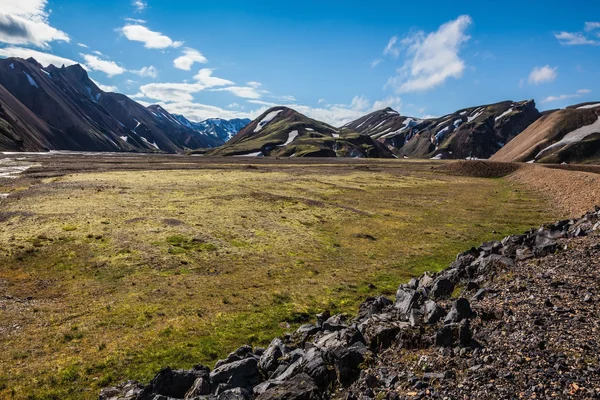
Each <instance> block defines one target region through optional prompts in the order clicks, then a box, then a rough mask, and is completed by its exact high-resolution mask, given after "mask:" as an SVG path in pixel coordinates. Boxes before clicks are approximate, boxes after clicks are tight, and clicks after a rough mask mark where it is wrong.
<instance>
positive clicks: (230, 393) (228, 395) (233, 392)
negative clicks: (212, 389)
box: [217, 388, 252, 400]
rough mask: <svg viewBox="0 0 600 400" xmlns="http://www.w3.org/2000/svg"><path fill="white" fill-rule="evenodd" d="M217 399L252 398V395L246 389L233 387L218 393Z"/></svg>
mask: <svg viewBox="0 0 600 400" xmlns="http://www.w3.org/2000/svg"><path fill="white" fill-rule="evenodd" d="M217 400H252V395H251V394H250V392H249V391H248V390H246V389H243V388H234V389H228V390H225V391H224V392H223V393H221V394H219V395H218V396H217Z"/></svg>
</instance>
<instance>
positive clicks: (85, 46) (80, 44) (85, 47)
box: [77, 43, 89, 49]
mask: <svg viewBox="0 0 600 400" xmlns="http://www.w3.org/2000/svg"><path fill="white" fill-rule="evenodd" d="M77 46H79V47H83V48H84V49H88V48H89V47H88V45H87V44H83V43H77Z"/></svg>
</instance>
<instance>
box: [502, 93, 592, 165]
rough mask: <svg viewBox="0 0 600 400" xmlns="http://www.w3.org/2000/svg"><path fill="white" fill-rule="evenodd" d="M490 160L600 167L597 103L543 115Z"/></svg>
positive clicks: (575, 106)
mask: <svg viewBox="0 0 600 400" xmlns="http://www.w3.org/2000/svg"><path fill="white" fill-rule="evenodd" d="M492 160H495V161H504V162H515V161H516V162H530V161H535V162H546V163H562V162H567V163H581V162H588V163H600V103H586V104H579V105H574V106H571V107H569V108H566V109H563V110H557V111H553V112H551V113H546V114H545V115H544V116H543V117H542V118H541V119H539V120H538V121H536V122H535V123H533V124H532V125H531V126H529V127H528V128H527V129H526V130H525V131H524V132H523V133H521V134H520V135H519V136H517V137H516V138H515V139H514V140H513V141H511V142H510V143H508V144H507V145H506V146H505V147H504V148H503V149H501V150H500V151H499V152H497V153H496V154H495V155H494V156H493V157H492Z"/></svg>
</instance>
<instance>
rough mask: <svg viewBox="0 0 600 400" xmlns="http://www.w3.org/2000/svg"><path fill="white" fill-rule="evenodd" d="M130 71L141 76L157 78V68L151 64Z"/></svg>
mask: <svg viewBox="0 0 600 400" xmlns="http://www.w3.org/2000/svg"><path fill="white" fill-rule="evenodd" d="M130 72H131V73H133V74H136V75H139V76H143V77H148V78H158V70H157V69H156V68H155V67H154V66H153V65H151V66H149V67H143V68H142V69H139V70H132V71H130Z"/></svg>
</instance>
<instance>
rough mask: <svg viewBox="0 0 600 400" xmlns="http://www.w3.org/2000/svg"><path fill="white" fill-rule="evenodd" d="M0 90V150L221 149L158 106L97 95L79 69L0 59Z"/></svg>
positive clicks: (211, 138) (216, 140)
mask: <svg viewBox="0 0 600 400" xmlns="http://www.w3.org/2000/svg"><path fill="white" fill-rule="evenodd" d="M0 85H2V86H3V88H4V90H2V93H1V94H0V104H1V105H2V108H3V110H4V113H5V114H6V115H7V117H6V118H4V117H2V118H3V122H2V127H1V128H0V129H1V131H2V134H3V136H4V137H5V138H3V139H2V141H0V146H1V147H0V148H2V149H15V148H18V149H20V150H24V151H31V150H40V149H50V150H53V149H54V150H75V151H135V152H159V151H160V152H167V153H176V152H182V151H185V150H187V149H194V148H200V147H202V148H206V147H215V146H218V145H220V144H222V141H221V140H220V139H219V138H217V137H215V136H210V135H201V134H199V133H198V132H197V131H195V130H193V129H190V128H189V127H187V126H185V125H183V124H181V123H180V122H179V121H178V120H177V119H176V118H174V117H173V116H172V115H171V114H169V113H168V112H166V111H165V110H164V109H162V108H161V107H159V106H152V107H150V108H146V107H144V106H142V105H140V104H139V103H137V102H135V101H133V100H131V99H129V98H128V97H127V96H124V95H121V94H117V93H105V92H103V91H102V90H100V88H98V87H97V86H96V85H95V84H94V82H93V81H92V80H91V79H90V78H89V77H88V75H87V73H86V71H85V70H84V69H83V68H82V67H81V66H80V65H74V66H70V67H64V66H63V67H62V68H58V67H55V66H53V65H50V66H48V67H45V68H44V67H42V65H40V64H39V63H38V62H36V61H35V60H33V59H28V60H23V59H19V58H9V59H5V60H0ZM32 115H35V117H36V118H32Z"/></svg>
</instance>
